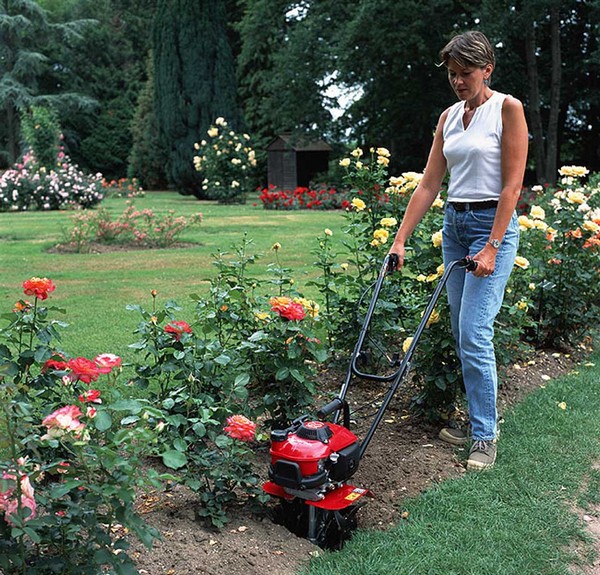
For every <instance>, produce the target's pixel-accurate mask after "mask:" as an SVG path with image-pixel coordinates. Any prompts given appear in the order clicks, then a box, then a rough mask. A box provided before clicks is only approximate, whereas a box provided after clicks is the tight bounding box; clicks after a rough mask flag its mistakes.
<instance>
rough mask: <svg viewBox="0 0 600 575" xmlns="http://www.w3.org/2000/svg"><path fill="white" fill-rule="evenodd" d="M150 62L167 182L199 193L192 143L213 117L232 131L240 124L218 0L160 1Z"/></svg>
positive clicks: (186, 191) (222, 7)
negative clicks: (165, 153)
mask: <svg viewBox="0 0 600 575" xmlns="http://www.w3.org/2000/svg"><path fill="white" fill-rule="evenodd" d="M154 61H155V110H156V117H157V120H158V126H159V133H160V137H161V138H162V140H163V143H164V145H165V148H166V149H167V154H168V158H167V175H168V178H169V181H170V183H171V185H172V186H173V187H174V188H175V189H177V190H178V191H179V192H180V193H183V194H194V195H196V196H198V197H200V196H201V186H200V179H201V175H200V174H199V173H198V172H197V171H196V170H195V169H194V165H193V156H194V143H195V142H197V141H199V140H201V139H202V138H203V135H204V134H205V133H206V131H207V129H208V128H209V126H210V125H211V123H212V122H214V120H215V119H216V118H218V117H224V118H225V119H226V120H227V122H228V124H229V125H230V126H231V127H232V128H233V129H234V130H236V131H238V130H239V129H240V128H241V127H242V126H240V114H239V112H238V107H237V102H236V83H235V66H234V60H233V55H232V52H231V47H230V45H229V40H228V36H227V19H226V10H225V2H224V0H198V1H196V2H188V1H186V0H160V1H159V3H158V8H157V12H156V16H155V20H154Z"/></svg>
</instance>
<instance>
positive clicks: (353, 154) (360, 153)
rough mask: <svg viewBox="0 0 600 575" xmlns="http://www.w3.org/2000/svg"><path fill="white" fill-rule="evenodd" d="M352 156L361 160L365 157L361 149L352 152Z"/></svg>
mask: <svg viewBox="0 0 600 575" xmlns="http://www.w3.org/2000/svg"><path fill="white" fill-rule="evenodd" d="M350 155H351V156H354V157H355V158H360V157H361V156H362V155H363V151H362V150H361V149H360V148H354V150H352V151H351V152H350Z"/></svg>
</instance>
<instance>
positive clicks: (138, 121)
mask: <svg viewBox="0 0 600 575" xmlns="http://www.w3.org/2000/svg"><path fill="white" fill-rule="evenodd" d="M147 76H148V79H147V80H146V82H145V83H144V85H143V86H142V89H141V90H140V94H139V97H138V102H137V108H136V110H135V114H134V116H133V120H132V124H131V132H132V135H133V145H132V147H131V151H130V153H129V164H128V166H127V174H128V176H129V177H136V178H137V179H139V181H140V182H141V185H142V186H143V187H144V188H145V189H147V190H161V189H165V188H166V187H167V176H166V173H165V158H166V156H167V151H166V149H165V147H164V145H163V141H162V140H161V139H160V137H159V134H158V121H157V119H156V114H155V112H154V55H153V53H152V52H150V54H149V56H148V63H147Z"/></svg>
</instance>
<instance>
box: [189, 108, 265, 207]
mask: <svg viewBox="0 0 600 575" xmlns="http://www.w3.org/2000/svg"><path fill="white" fill-rule="evenodd" d="M207 135H208V138H209V139H208V140H202V141H200V142H199V143H196V144H194V148H195V150H196V151H197V152H198V154H197V155H196V156H194V167H195V168H196V170H197V171H198V172H201V173H202V174H203V175H204V180H203V181H202V189H203V190H204V192H205V194H206V196H207V197H208V198H210V199H213V200H217V201H218V202H219V203H221V204H234V203H244V202H245V201H246V194H247V192H248V191H249V189H250V188H251V180H252V172H253V169H254V168H255V167H256V154H255V152H254V150H253V149H252V148H251V147H250V144H249V141H250V136H248V134H242V136H241V137H240V136H239V135H238V134H236V132H235V131H233V130H232V129H230V128H229V126H228V124H227V121H226V120H225V119H224V118H217V119H216V120H215V123H214V124H213V125H212V126H211V127H210V128H209V129H208V131H207Z"/></svg>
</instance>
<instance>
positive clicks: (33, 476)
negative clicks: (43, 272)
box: [0, 278, 166, 575]
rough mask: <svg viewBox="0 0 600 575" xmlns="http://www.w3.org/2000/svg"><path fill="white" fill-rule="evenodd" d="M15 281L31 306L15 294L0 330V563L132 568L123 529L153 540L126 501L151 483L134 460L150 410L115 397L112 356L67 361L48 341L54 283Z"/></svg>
mask: <svg viewBox="0 0 600 575" xmlns="http://www.w3.org/2000/svg"><path fill="white" fill-rule="evenodd" d="M23 286H24V292H25V295H26V296H34V297H35V300H34V302H33V304H31V303H29V301H27V300H23V299H22V300H19V301H18V302H17V304H16V305H15V309H14V310H13V312H12V313H10V314H5V315H4V318H5V319H6V320H7V322H8V323H7V325H6V327H3V328H2V329H1V330H0V339H1V340H2V343H0V405H1V408H0V429H2V431H3V436H2V444H1V449H0V453H1V455H0V473H1V477H2V479H0V492H2V495H1V496H0V510H1V511H2V512H3V516H2V517H0V568H1V569H2V570H3V572H4V573H6V574H7V575H17V574H19V573H24V572H30V571H32V572H33V571H35V572H36V573H56V572H60V573H82V574H89V575H98V574H100V573H104V572H106V569H107V568H110V569H111V571H112V572H117V573H135V572H136V571H135V568H134V565H133V561H132V559H131V557H130V556H129V555H128V552H127V550H128V548H129V541H128V539H127V538H126V537H125V533H126V530H129V531H130V532H131V533H133V534H135V535H137V536H138V537H139V539H140V540H141V541H143V543H144V544H145V545H147V546H150V545H151V543H152V540H153V539H154V538H156V537H157V536H158V533H157V532H156V530H155V529H153V528H151V527H149V526H147V525H145V524H144V522H143V521H142V520H141V518H140V517H139V516H138V515H137V514H136V512H135V509H134V503H135V498H136V496H137V490H138V489H143V488H145V487H150V486H153V487H157V486H158V485H159V484H160V483H159V479H160V477H159V476H158V474H157V473H155V472H153V471H151V470H150V471H148V473H147V474H145V473H144V467H143V466H142V464H141V463H142V461H143V459H144V457H146V456H147V455H148V453H149V449H150V447H151V446H152V445H153V443H154V441H155V439H154V438H155V431H154V430H153V427H154V425H155V421H154V418H155V417H156V416H157V415H158V414H159V412H158V410H156V409H154V408H153V407H152V406H151V405H150V404H149V403H148V402H147V401H144V400H128V399H126V398H123V397H122V396H121V394H120V392H119V391H118V386H117V385H116V384H117V376H118V371H119V367H118V366H119V365H120V358H119V357H117V356H115V355H112V354H103V355H99V356H97V357H96V358H95V360H94V361H91V360H87V359H85V358H82V357H79V358H74V359H67V357H66V356H65V354H63V353H61V352H60V350H59V349H58V348H57V347H56V346H57V343H58V342H59V341H60V332H59V330H60V328H61V327H64V324H63V323H62V322H59V321H56V320H52V319H50V313H51V312H53V313H64V310H60V309H58V308H55V307H53V306H49V307H46V306H45V304H44V300H46V299H47V298H48V295H49V293H50V292H52V291H54V284H53V283H52V282H51V281H50V280H48V279H46V278H43V279H40V278H32V279H31V280H27V281H26V282H24V284H23ZM101 373H102V374H106V375H101ZM92 385H93V386H94V389H92V387H91V386H92ZM100 396H101V398H102V400H101V402H99V401H98V400H99V397H100ZM164 478H166V476H165V477H164Z"/></svg>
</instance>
